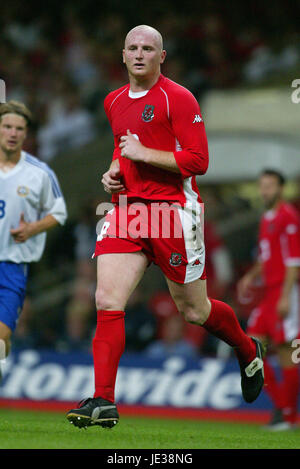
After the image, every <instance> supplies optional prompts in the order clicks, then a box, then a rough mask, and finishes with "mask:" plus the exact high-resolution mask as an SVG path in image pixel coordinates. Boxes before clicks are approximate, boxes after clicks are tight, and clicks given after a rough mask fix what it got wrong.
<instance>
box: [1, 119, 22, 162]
mask: <svg viewBox="0 0 300 469" xmlns="http://www.w3.org/2000/svg"><path fill="white" fill-rule="evenodd" d="M26 135H27V125H26V121H25V119H24V117H22V116H19V115H18V114H4V116H2V118H1V119H0V149H1V150H2V151H3V152H4V153H6V154H9V153H17V152H19V151H20V150H21V148H22V145H23V142H24V140H25V138H26Z"/></svg>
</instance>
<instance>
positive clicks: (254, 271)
mask: <svg viewBox="0 0 300 469" xmlns="http://www.w3.org/2000/svg"><path fill="white" fill-rule="evenodd" d="M261 273H262V263H261V262H260V260H257V261H256V262H255V264H254V265H253V266H252V267H251V269H250V270H248V272H247V273H246V274H245V275H244V276H243V277H242V278H241V280H240V281H239V282H238V284H237V291H238V295H239V296H240V297H243V296H246V295H247V293H248V292H249V288H251V287H252V286H253V284H254V282H255V280H257V279H258V278H259V277H261Z"/></svg>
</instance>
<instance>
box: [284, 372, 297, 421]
mask: <svg viewBox="0 0 300 469" xmlns="http://www.w3.org/2000/svg"><path fill="white" fill-rule="evenodd" d="M282 378H283V381H282V385H281V390H282V394H283V396H282V397H283V401H284V406H283V415H284V417H285V419H286V420H287V421H288V422H291V423H295V422H296V420H297V407H298V405H297V404H298V397H299V368H298V367H297V366H291V367H288V368H283V369H282Z"/></svg>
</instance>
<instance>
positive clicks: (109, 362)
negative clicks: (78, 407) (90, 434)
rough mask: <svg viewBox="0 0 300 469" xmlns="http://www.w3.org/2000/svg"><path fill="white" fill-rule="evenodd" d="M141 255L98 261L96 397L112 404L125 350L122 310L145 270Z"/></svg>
mask: <svg viewBox="0 0 300 469" xmlns="http://www.w3.org/2000/svg"><path fill="white" fill-rule="evenodd" d="M147 264H148V260H147V257H146V256H145V254H143V253H142V252H141V251H139V252H134V253H118V254H115V253H114V254H104V255H101V256H99V257H98V259H97V288H96V295H95V296H96V308H97V328H96V334H95V337H94V340H93V353H94V367H95V394H94V397H102V398H104V399H107V400H109V401H111V402H114V383H115V378H116V373H117V367H118V363H119V359H120V357H121V355H122V353H123V350H124V347H125V329H124V316H125V312H124V311H125V306H126V304H127V301H128V298H129V297H130V295H131V293H132V292H133V290H134V289H135V287H136V286H137V285H138V283H139V281H140V280H141V278H142V276H143V275H144V272H145V269H146V267H147Z"/></svg>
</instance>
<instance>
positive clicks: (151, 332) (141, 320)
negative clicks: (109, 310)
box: [125, 287, 156, 352]
mask: <svg viewBox="0 0 300 469" xmlns="http://www.w3.org/2000/svg"><path fill="white" fill-rule="evenodd" d="M125 313H126V315H125V331H126V352H137V351H140V350H144V349H145V348H146V347H147V346H148V344H149V343H150V342H151V341H153V340H154V339H155V336H156V320H155V317H154V315H153V314H152V313H151V312H150V311H149V309H148V307H147V305H146V304H145V300H144V295H143V291H142V289H141V288H139V287H138V288H136V289H135V291H134V292H133V293H132V295H131V297H130V298H129V300H128V303H127V306H126V311H125Z"/></svg>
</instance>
